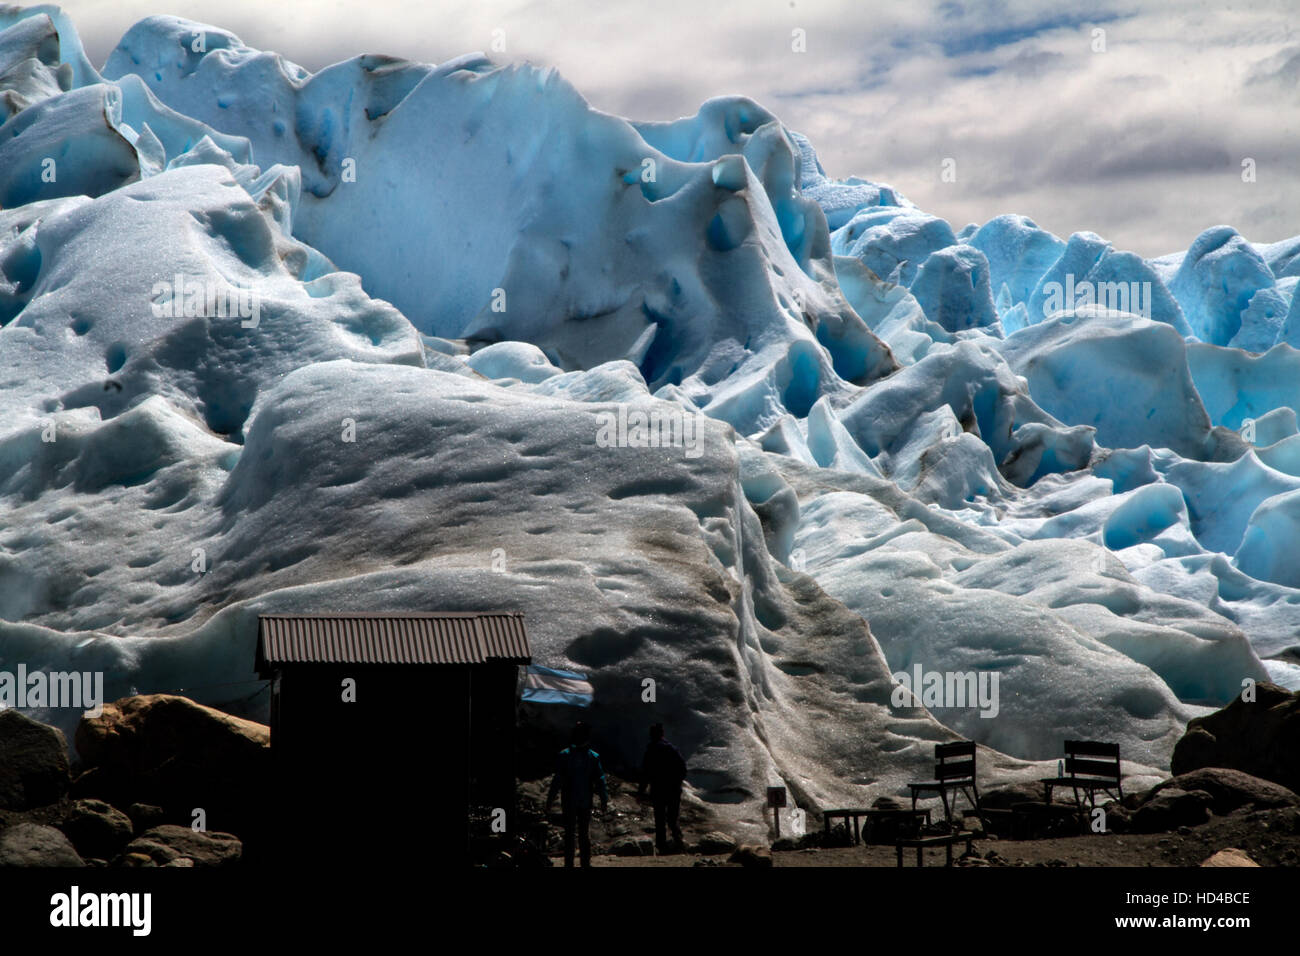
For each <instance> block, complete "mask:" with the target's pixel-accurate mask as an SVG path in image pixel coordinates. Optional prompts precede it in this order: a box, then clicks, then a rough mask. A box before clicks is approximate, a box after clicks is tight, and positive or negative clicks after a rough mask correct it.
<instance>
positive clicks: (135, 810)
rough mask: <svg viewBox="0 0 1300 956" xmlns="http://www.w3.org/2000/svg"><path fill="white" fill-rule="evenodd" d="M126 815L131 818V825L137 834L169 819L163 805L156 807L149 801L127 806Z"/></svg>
mask: <svg viewBox="0 0 1300 956" xmlns="http://www.w3.org/2000/svg"><path fill="white" fill-rule="evenodd" d="M126 815H127V816H128V817H130V818H131V826H132V827H133V828H134V832H135V833H136V835H137V836H138V835H139V834H141V833H144V831H145V830H152V829H153V828H154V827H156V826H161V825H162V824H163V823H165V822H166V821H167V814H166V813H165V812H164V811H163V808H162V807H155V806H153V805H152V804H148V803H133V804H131V805H130V806H129V807H127V808H126Z"/></svg>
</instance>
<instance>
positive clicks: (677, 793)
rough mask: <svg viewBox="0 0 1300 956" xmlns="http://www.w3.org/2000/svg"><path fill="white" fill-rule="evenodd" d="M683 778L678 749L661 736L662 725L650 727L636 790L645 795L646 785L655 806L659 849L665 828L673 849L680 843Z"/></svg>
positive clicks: (665, 844) (663, 849)
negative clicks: (670, 837)
mask: <svg viewBox="0 0 1300 956" xmlns="http://www.w3.org/2000/svg"><path fill="white" fill-rule="evenodd" d="M685 779H686V761H685V760H684V759H683V758H682V755H681V751H679V750H678V749H677V748H676V747H674V746H673V745H672V744H670V743H669V742H668V741H667V740H666V739H664V725H663V724H654V725H653V726H651V728H650V743H649V744H648V745H647V746H646V748H645V757H644V758H643V759H642V761H641V786H640V789H639V790H638V791H637V796H638V798H640V799H643V800H644V799H645V793H646V788H647V787H649V789H650V801H651V803H653V804H654V808H655V846H657V847H658V848H659V852H660V853H664V852H666V851H667V850H668V832H667V831H672V835H673V842H674V845H675V847H676V848H677V849H681V846H682V828H681V824H680V823H679V822H678V817H679V816H680V814H681V809H682V781H683V780H685Z"/></svg>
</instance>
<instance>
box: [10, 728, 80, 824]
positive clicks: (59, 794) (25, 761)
mask: <svg viewBox="0 0 1300 956" xmlns="http://www.w3.org/2000/svg"><path fill="white" fill-rule="evenodd" d="M67 790H68V742H67V740H66V739H65V738H64V736H63V732H62V731H60V730H58V729H56V728H54V727H50V726H47V725H46V724H42V723H40V722H39V721H35V720H32V719H31V718H30V717H27V716H24V715H23V714H20V713H19V712H18V711H16V710H8V709H6V710H0V810H30V809H32V808H33V807H44V806H49V805H50V804H52V803H58V802H59V800H61V799H62V798H63V795H64V794H65V793H67Z"/></svg>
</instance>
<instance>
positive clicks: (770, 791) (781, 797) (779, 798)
mask: <svg viewBox="0 0 1300 956" xmlns="http://www.w3.org/2000/svg"><path fill="white" fill-rule="evenodd" d="M767 805H768V806H769V807H771V808H772V819H774V820H775V821H776V838H777V839H778V840H779V839H781V809H782V808H783V807H784V806H785V787H768V788H767Z"/></svg>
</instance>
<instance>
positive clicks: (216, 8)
mask: <svg viewBox="0 0 1300 956" xmlns="http://www.w3.org/2000/svg"><path fill="white" fill-rule="evenodd" d="M155 4H156V0H115V2H112V3H103V2H98V0H73V2H70V3H66V4H64V7H65V9H66V10H67V11H68V12H69V13H70V14H72V16H73V18H74V20H75V21H76V23H77V25H78V29H79V31H80V32H81V34H82V38H83V41H84V42H85V44H86V46H87V49H88V50H89V51H90V53H91V56H92V59H94V60H95V61H96V63H102V62H103V60H104V58H105V57H106V56H107V54H108V52H109V50H111V48H112V47H113V46H114V45H115V44H116V41H117V39H118V37H120V36H121V34H122V33H123V32H125V30H126V29H127V28H128V27H129V26H130V24H131V23H133V22H134V21H135V20H137V19H140V18H141V17H144V16H147V15H149V14H151V13H157V12H161V11H162V9H163V8H161V7H159V6H157V5H155ZM165 10H166V12H168V13H173V14H176V15H178V16H186V17H190V18H192V19H196V20H201V21H206V22H209V23H213V24H216V25H219V26H223V27H226V28H227V29H230V30H232V31H234V32H235V33H237V34H239V35H240V37H241V38H242V39H243V40H244V42H245V43H248V44H249V45H250V46H255V47H260V48H263V49H273V50H276V51H278V52H280V53H282V54H284V55H285V56H286V57H288V58H289V59H292V60H294V61H296V62H299V63H301V64H303V65H304V66H306V67H308V68H309V69H319V68H320V67H321V66H323V65H325V64H327V63H329V62H333V61H334V60H337V59H341V58H343V57H346V56H350V55H353V54H356V53H363V52H377V53H389V54H393V55H397V56H405V57H408V58H410V59H416V60H424V61H435V62H436V61H439V60H445V59H449V58H450V57H452V56H455V55H457V54H460V53H463V52H467V51H470V50H488V49H489V48H490V45H491V43H492V39H493V32H492V31H493V30H496V29H500V30H504V31H505V40H506V46H507V48H506V51H505V53H504V54H500V53H498V54H494V57H495V58H496V59H498V60H522V59H527V60H530V61H532V62H535V63H543V64H547V65H554V66H556V67H558V68H559V69H560V71H561V72H562V73H564V74H565V76H566V77H568V79H569V80H570V81H571V82H572V83H573V84H574V85H575V86H576V87H577V88H578V89H579V90H581V91H582V92H583V93H584V95H586V96H587V98H588V99H589V100H590V101H591V102H592V104H593V105H595V106H597V107H598V108H600V109H604V110H607V111H609V112H614V113H619V114H623V115H629V116H631V117H632V118H634V119H667V118H672V117H676V116H680V115H686V114H690V113H693V112H694V111H695V109H696V108H697V107H698V105H699V103H700V102H702V101H703V100H705V99H707V98H708V97H710V96H716V95H721V94H728V93H739V94H743V95H746V96H749V97H751V98H753V99H755V100H757V101H758V102H760V103H763V104H764V105H765V106H767V107H768V108H769V109H771V110H773V112H775V113H776V114H777V115H779V116H781V118H782V119H783V120H784V121H785V122H786V123H787V125H789V126H791V127H792V128H795V129H798V130H800V131H801V132H804V133H806V134H807V135H808V136H809V137H810V138H811V139H812V140H813V143H814V145H815V146H816V147H817V149H818V152H819V153H820V155H821V157H822V162H823V165H824V166H825V167H826V169H827V171H828V172H829V173H830V174H831V175H835V176H847V175H850V174H856V175H861V176H864V177H866V178H870V179H875V180H880V181H885V182H889V183H891V184H892V185H894V186H896V187H897V188H899V189H901V190H902V191H903V192H904V193H906V194H907V195H908V196H909V198H911V199H912V200H913V201H914V202H917V203H918V204H919V205H920V206H922V208H925V209H926V210H928V211H930V212H933V213H935V214H937V215H942V216H944V217H946V218H948V219H950V220H952V222H953V223H954V226H956V227H960V226H961V225H963V224H964V223H966V222H968V221H977V222H983V221H986V220H987V219H989V218H992V217H993V216H995V215H998V214H1000V213H1004V212H1017V213H1022V214H1024V215H1028V216H1030V217H1031V218H1033V219H1035V220H1036V221H1038V223H1039V224H1040V225H1042V226H1044V227H1046V228H1049V229H1052V230H1053V231H1056V232H1058V233H1060V234H1062V235H1068V234H1069V233H1070V232H1072V231H1075V230H1078V229H1091V230H1093V231H1096V232H1098V233H1100V234H1102V235H1103V236H1106V237H1107V238H1109V239H1111V240H1112V241H1114V242H1115V244H1116V245H1117V246H1119V247H1121V248H1127V249H1132V250H1134V251H1136V252H1139V253H1142V254H1145V255H1157V254H1160V253H1163V252H1168V251H1171V250H1174V249H1180V248H1185V247H1186V246H1187V245H1188V244H1189V243H1190V242H1191V240H1192V239H1193V238H1194V237H1195V235H1196V234H1197V233H1198V232H1199V231H1201V229H1203V228H1205V227H1208V226H1211V225H1215V224H1217V223H1220V222H1227V223H1231V224H1232V225H1235V226H1237V227H1238V228H1239V229H1240V230H1241V231H1242V232H1243V233H1245V234H1246V235H1247V236H1248V237H1250V238H1252V239H1256V240H1258V241H1272V240H1277V239H1281V238H1284V237H1286V236H1289V235H1293V234H1295V233H1297V232H1300V164H1297V163H1296V162H1295V160H1294V158H1293V157H1292V156H1291V151H1292V150H1293V149H1294V144H1295V142H1297V136H1296V133H1297V117H1298V116H1300V108H1298V107H1297V102H1296V98H1295V82H1294V78H1293V77H1294V74H1295V73H1296V69H1297V67H1296V64H1297V63H1298V62H1300V60H1297V59H1295V57H1296V55H1297V53H1300V35H1297V32H1296V30H1294V29H1293V28H1292V27H1290V26H1289V25H1288V21H1289V20H1290V19H1291V18H1290V17H1289V15H1288V11H1287V3H1286V2H1285V0H1272V2H1271V3H1270V2H1265V3H1255V4H1252V5H1251V6H1250V7H1249V8H1246V7H1241V8H1238V9H1235V10H1227V9H1221V8H1219V7H1217V6H1215V5H1211V4H1208V3H1191V2H1183V3H1175V4H1169V3H1166V2H1163V0H1143V2H1141V3H1127V4H1124V5H1122V6H1120V5H1114V6H1105V5H1103V6H1100V7H1098V8H1097V9H1096V10H1095V11H1092V12H1091V13H1090V14H1089V15H1090V16H1091V17H1092V18H1093V19H1091V20H1080V19H1078V17H1077V16H1075V17H1071V16H1069V15H1066V16H1062V15H1059V14H1057V13H1056V12H1055V10H1054V6H1053V5H1049V4H1038V3H1022V2H995V3H979V4H970V5H969V6H965V5H963V4H960V3H951V2H946V3H945V2H931V3H921V2H902V3H892V4H877V3H872V4H870V5H864V4H862V3H861V2H860V0H795V2H790V0H722V2H702V0H655V2H653V3H651V2H619V3H611V2H609V0H574V2H564V3H558V2H541V0H538V2H522V0H521V2H496V0H474V2H441V3H439V2H434V3H420V4H411V3H407V2H402V0H364V2H363V0H337V2H335V3H333V4H322V3H308V2H294V0H287V2H281V3H275V4H267V3H265V2H264V0H256V2H254V0H180V2H170V0H169V3H168V4H167V5H166V8H165ZM1094 26H1099V27H1101V28H1102V29H1104V30H1105V31H1106V52H1104V53H1095V52H1093V50H1092V46H1091V44H1092V39H1093V35H1092V32H1091V31H1092V29H1093V27H1094ZM796 27H797V28H800V29H803V30H804V31H806V36H807V52H806V53H803V54H799V53H794V52H792V50H791V31H792V30H793V29H795V28H796ZM949 156H951V157H953V158H955V159H956V160H957V163H958V180H957V182H956V183H943V182H941V181H940V177H939V169H940V163H941V161H942V160H943V158H945V157H949ZM1244 157H1251V158H1253V159H1255V160H1256V162H1257V164H1258V181H1257V182H1256V183H1254V184H1245V183H1242V182H1241V176H1240V162H1241V159H1242V158H1244Z"/></svg>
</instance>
